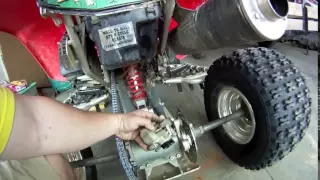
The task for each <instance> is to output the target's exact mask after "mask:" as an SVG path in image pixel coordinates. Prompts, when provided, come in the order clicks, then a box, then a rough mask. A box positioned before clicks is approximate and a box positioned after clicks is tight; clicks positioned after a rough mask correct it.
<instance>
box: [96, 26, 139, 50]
mask: <svg viewBox="0 0 320 180" xmlns="http://www.w3.org/2000/svg"><path fill="white" fill-rule="evenodd" d="M98 32H99V36H100V40H101V45H102V47H103V49H104V50H106V51H110V50H113V49H119V48H122V47H125V46H130V45H134V44H137V40H136V35H135V33H134V29H133V25H132V22H127V23H123V24H118V25H115V26H110V27H106V28H103V29H100V30H99V31H98Z"/></svg>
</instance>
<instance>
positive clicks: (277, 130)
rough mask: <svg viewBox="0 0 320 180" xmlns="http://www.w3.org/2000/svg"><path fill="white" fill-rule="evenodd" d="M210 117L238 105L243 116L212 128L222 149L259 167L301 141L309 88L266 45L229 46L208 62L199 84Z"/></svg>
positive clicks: (307, 115) (249, 165)
mask: <svg viewBox="0 0 320 180" xmlns="http://www.w3.org/2000/svg"><path fill="white" fill-rule="evenodd" d="M204 99H205V107H206V112H207V115H208V119H209V120H210V121H212V120H214V119H218V118H221V117H224V116H227V115H229V114H232V112H234V111H236V110H238V109H242V110H244V112H245V115H244V117H242V118H241V119H238V120H234V121H231V122H229V123H226V124H224V125H223V126H221V127H219V128H217V129H215V130H213V134H214V136H215V139H216V141H217V143H218V144H219V145H220V147H221V148H222V150H223V151H224V152H225V154H226V155H227V156H228V157H229V158H230V159H231V160H233V161H234V162H235V163H237V164H239V165H240V166H242V167H245V168H247V169H252V170H258V169H261V168H265V167H267V166H271V165H272V164H273V163H275V162H277V161H279V160H280V159H282V158H283V157H284V156H285V155H287V154H288V153H289V152H290V151H292V150H293V148H294V147H295V145H296V144H297V143H298V142H299V141H301V139H302V137H303V136H304V135H305V133H306V130H307V128H308V125H309V122H310V116H311V110H310V106H311V101H310V98H309V90H308V88H307V86H306V83H305V80H304V78H303V77H302V76H301V74H300V73H299V71H298V69H297V68H295V67H294V66H293V64H292V63H291V62H290V61H289V60H288V59H287V58H286V57H285V56H284V55H283V54H281V53H279V52H277V51H275V50H270V49H267V48H261V47H260V48H247V49H241V50H237V51H234V52H233V53H231V54H229V55H227V56H223V57H221V58H220V59H218V60H217V61H215V62H214V63H213V65H212V66H211V67H210V69H209V71H208V76H207V78H206V80H205V89H204Z"/></svg>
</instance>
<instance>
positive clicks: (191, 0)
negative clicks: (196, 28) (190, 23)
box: [176, 0, 207, 11]
mask: <svg viewBox="0 0 320 180" xmlns="http://www.w3.org/2000/svg"><path fill="white" fill-rule="evenodd" d="M206 1H207V0H176V2H177V4H178V5H179V6H180V7H181V8H184V9H188V10H191V11H193V10H196V9H197V8H198V7H199V6H200V5H201V4H203V3H205V2H206Z"/></svg>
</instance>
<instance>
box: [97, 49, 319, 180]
mask: <svg viewBox="0 0 320 180" xmlns="http://www.w3.org/2000/svg"><path fill="white" fill-rule="evenodd" d="M274 48H275V49H277V50H279V51H280V52H282V53H284V54H285V55H287V56H288V57H289V59H291V60H292V61H293V62H294V63H295V64H296V66H297V67H298V68H299V69H300V70H301V71H302V73H303V74H304V75H305V77H306V79H307V83H308V85H309V88H310V90H311V96H312V101H313V102H312V103H313V104H312V119H311V124H310V128H309V131H308V133H307V134H306V136H305V138H304V139H303V141H302V142H301V143H300V144H299V145H298V146H297V148H296V149H295V150H294V151H293V152H292V153H290V154H289V155H288V156H287V157H286V158H284V159H283V160H282V161H281V162H279V163H277V164H275V165H274V166H272V167H270V168H267V169H265V170H260V171H248V170H245V169H242V168H240V167H238V166H237V165H236V164H234V163H233V162H231V161H230V160H229V159H228V158H227V157H226V156H225V155H224V154H223V152H222V151H221V149H220V148H219V147H218V145H217V144H216V142H215V141H214V139H213V137H212V136H211V134H210V133H209V134H206V135H204V136H203V137H201V139H200V140H199V141H198V147H199V158H198V159H199V163H200V165H201V166H202V167H201V169H200V170H199V171H197V172H194V173H193V174H190V175H187V176H184V177H181V178H177V179H178V180H182V179H183V180H213V179H217V180H228V179H230V180H238V179H244V180H251V179H252V180H255V179H259V180H300V179H304V180H314V179H317V176H318V158H317V157H318V154H317V139H318V135H317V134H318V133H317V129H318V128H317V127H318V123H317V122H318V121H317V119H318V118H317V117H318V115H317V103H318V102H317V99H318V96H317V79H318V78H317V73H318V72H317V71H318V68H317V64H318V61H317V59H318V58H317V52H315V51H309V55H308V56H307V55H305V54H304V52H305V50H304V49H300V48H295V47H292V46H290V45H287V44H276V45H275V47H274ZM233 49H235V48H228V49H218V50H214V51H212V52H209V54H208V56H207V57H206V58H205V59H202V60H194V59H192V58H187V59H186V61H188V62H191V63H194V64H199V65H205V66H209V65H210V64H211V63H212V62H213V60H215V59H217V58H218V57H220V56H221V55H222V54H223V53H225V52H229V51H232V50H233ZM168 92H170V93H168ZM158 93H159V95H160V97H161V98H162V101H163V102H164V103H165V105H166V106H167V108H168V109H169V111H171V112H172V113H173V112H175V111H176V108H180V109H181V110H182V111H183V113H184V115H185V117H187V118H188V120H189V121H190V122H192V123H193V124H195V125H198V124H203V123H205V122H207V117H206V114H205V111H204V106H203V97H202V92H201V90H200V88H196V89H195V90H194V91H190V90H189V88H188V87H187V86H185V87H184V91H183V92H182V93H179V92H178V91H177V88H176V86H163V85H161V86H158ZM93 151H94V154H95V155H97V156H99V155H106V154H109V153H113V152H116V147H115V141H114V138H109V139H108V140H105V141H104V142H100V143H98V144H96V145H94V146H93ZM97 170H98V177H99V179H112V180H126V179H127V178H126V176H125V173H124V171H123V170H122V167H121V165H120V163H119V162H114V163H110V164H102V165H98V166H97Z"/></svg>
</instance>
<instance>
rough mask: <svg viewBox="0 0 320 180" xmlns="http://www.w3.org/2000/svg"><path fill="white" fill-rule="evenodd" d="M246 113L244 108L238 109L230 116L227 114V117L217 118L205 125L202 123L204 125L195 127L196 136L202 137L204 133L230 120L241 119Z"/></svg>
mask: <svg viewBox="0 0 320 180" xmlns="http://www.w3.org/2000/svg"><path fill="white" fill-rule="evenodd" d="M243 115H244V112H243V111H242V110H238V111H236V112H234V113H232V114H230V115H228V116H225V117H222V118H220V119H216V120H214V121H212V122H210V123H208V124H205V125H202V126H199V127H197V128H194V133H195V136H196V137H197V138H199V137H201V136H202V135H203V134H204V133H206V132H208V131H211V130H213V129H215V128H217V127H219V126H221V125H223V124H225V123H227V122H229V121H232V120H236V119H239V118H240V117H241V116H243Z"/></svg>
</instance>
